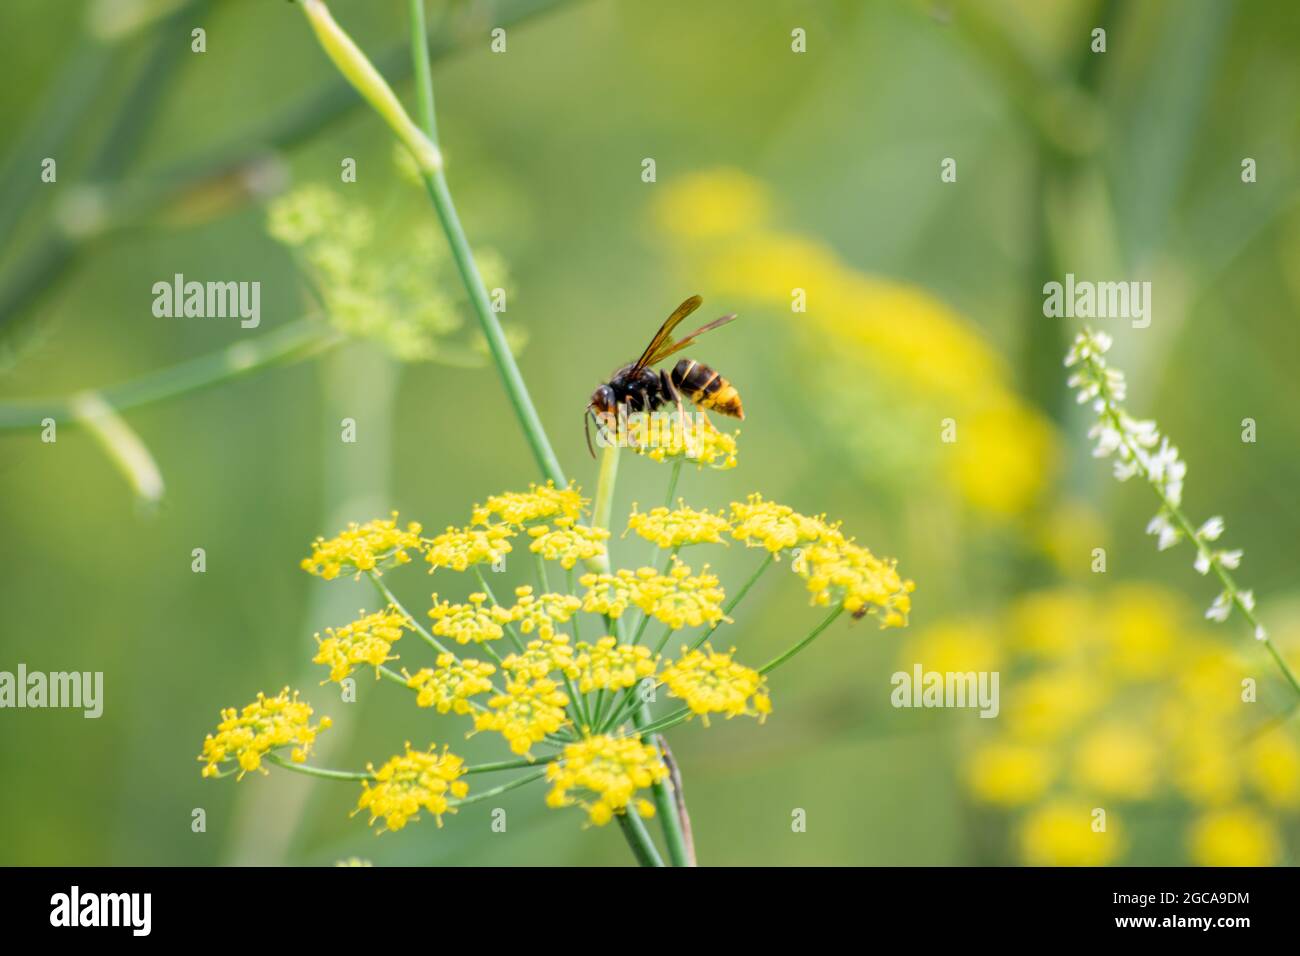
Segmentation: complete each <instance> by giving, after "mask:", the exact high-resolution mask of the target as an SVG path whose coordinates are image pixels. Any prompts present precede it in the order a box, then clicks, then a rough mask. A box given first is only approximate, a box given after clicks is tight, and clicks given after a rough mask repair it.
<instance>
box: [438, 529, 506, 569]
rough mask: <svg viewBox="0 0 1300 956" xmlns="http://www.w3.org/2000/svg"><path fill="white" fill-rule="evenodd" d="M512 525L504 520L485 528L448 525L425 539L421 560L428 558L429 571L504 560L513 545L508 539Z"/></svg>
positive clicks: (461, 567)
mask: <svg viewBox="0 0 1300 956" xmlns="http://www.w3.org/2000/svg"><path fill="white" fill-rule="evenodd" d="M514 534H515V532H514V529H513V528H511V527H510V526H509V525H506V524H494V525H488V526H487V527H486V528H465V529H463V530H462V529H460V528H448V529H447V530H446V531H444V532H443V533H442V534H440V535H438V536H437V537H436V538H434V539H433V540H431V541H429V542H428V547H427V549H426V550H425V552H424V560H426V561H428V562H429V573H430V574H432V573H433V572H434V571H437V570H438V569H439V568H451V570H453V571H467V570H469V568H470V567H471V566H473V565H476V564H495V563H497V562H498V561H503V560H505V556H506V555H507V554H509V553H510V552H511V551H512V550H513V548H512V546H511V544H510V539H511V538H512V537H514Z"/></svg>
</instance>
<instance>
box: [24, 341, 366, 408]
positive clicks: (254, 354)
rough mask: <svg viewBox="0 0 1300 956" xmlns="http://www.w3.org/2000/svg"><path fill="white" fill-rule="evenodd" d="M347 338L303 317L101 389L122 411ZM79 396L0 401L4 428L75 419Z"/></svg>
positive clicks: (315, 351) (317, 350)
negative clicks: (207, 352)
mask: <svg viewBox="0 0 1300 956" xmlns="http://www.w3.org/2000/svg"><path fill="white" fill-rule="evenodd" d="M342 341H343V337H342V336H341V335H339V334H338V333H337V332H335V331H334V330H333V329H331V328H330V327H329V326H328V325H326V324H325V323H323V322H321V321H319V320H317V319H300V320H298V321H296V322H292V323H290V324H289V325H286V326H284V327H283V328H280V329H276V330H275V331H274V332H267V333H265V334H263V335H259V336H257V337H256V338H253V339H250V340H248V341H246V342H235V343H234V344H232V345H228V346H226V347H225V348H222V349H218V350H217V351H215V352H210V353H209V354H207V355H202V356H200V357H198V358H194V359H190V360H189V361H186V362H181V363H180V364H178V365H173V366H172V367H171V368H166V369H161V370H159V371H157V372H151V373H149V374H148V375H144V376H141V377H140V378H137V379H134V380H133V381H130V382H124V383H122V384H120V385H110V386H108V387H107V388H103V389H99V390H98V394H99V396H100V397H101V398H103V399H104V401H105V402H107V403H108V404H109V405H111V406H112V407H113V408H114V409H116V410H117V411H119V412H120V411H125V410H126V409H129V408H138V407H140V406H142V405H148V404H151V403H153V402H160V401H164V400H166V399H169V398H175V397H176V396H179V395H185V394H187V393H189V392H195V391H198V390H199V389H203V388H210V387H211V386H214V385H220V384H222V383H224V382H229V381H232V380H233V379H236V378H239V377H241V376H243V375H248V374H250V373H251V372H255V371H258V370H260V369H263V368H267V367H269V366H273V365H289V364H292V363H294V362H299V361H302V360H303V359H306V358H311V357H314V356H316V355H319V354H320V353H322V352H324V351H326V350H328V349H331V348H333V347H335V346H336V345H338V344H339V343H340V342H342ZM75 398H76V397H75V396H73V395H66V396H60V397H57V398H50V399H40V398H28V399H21V400H18V401H11V402H0V429H13V428H31V427H36V426H39V425H40V424H41V420H42V419H44V418H47V417H48V418H53V419H55V420H56V421H58V422H59V424H60V425H63V424H64V422H67V423H68V424H76V423H77V420H76V415H75V413H74V404H75Z"/></svg>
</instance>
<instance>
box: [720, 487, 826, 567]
mask: <svg viewBox="0 0 1300 956" xmlns="http://www.w3.org/2000/svg"><path fill="white" fill-rule="evenodd" d="M731 525H732V527H731V536H732V537H733V538H735V539H736V540H737V541H743V542H744V543H745V544H746V545H747V546H748V547H751V548H756V547H763V548H767V550H768V551H770V552H771V553H772V554H774V555H779V554H780V552H782V551H788V550H790V549H791V548H797V547H799V546H801V545H804V544H808V543H811V542H813V541H817V540H819V539H821V538H823V537H825V536H826V535H827V534H829V533H830V532H831V531H833V530H834V529H833V528H832V527H831V526H830V525H828V524H827V523H826V522H825V521H824V520H823V519H821V518H809V517H808V516H807V515H801V514H800V513H799V512H797V511H795V510H794V509H793V508H791V507H789V506H788V505H779V504H777V503H776V502H775V501H764V500H763V496H762V495H760V494H758V493H757V492H755V493H754V494H752V495H750V496H749V497H748V498H746V499H745V501H744V503H741V502H739V501H733V502H732V503H731Z"/></svg>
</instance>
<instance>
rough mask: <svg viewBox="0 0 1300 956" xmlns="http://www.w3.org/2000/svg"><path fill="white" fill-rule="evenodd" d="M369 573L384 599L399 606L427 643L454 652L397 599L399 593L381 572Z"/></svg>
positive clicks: (401, 612)
mask: <svg viewBox="0 0 1300 956" xmlns="http://www.w3.org/2000/svg"><path fill="white" fill-rule="evenodd" d="M367 574H368V575H369V577H370V580H371V582H372V583H373V584H374V586H375V587H376V588H377V589H378V591H379V593H380V594H382V595H383V596H384V599H385V600H387V601H388V603H389V604H391V605H392V606H393V607H395V608H397V610H398V613H400V614H401V615H402V616H403V617H405V618H406V619H407V620H408V621H410V622H411V627H413V628H415V631H416V633H417V634H419V635H420V636H421V637H422V638H424V640H425V643H427V644H428V645H429V646H430V647H432V648H433V649H434V650H436V651H438V652H439V653H440V654H451V653H452V652H451V651H449V650H447V648H445V647H443V646H442V644H441V643H440V642H439V641H438V639H437V638H436V637H434V636H433V635H432V634H431V633H429V631H428V629H426V628H425V626H424V625H423V624H421V623H420V622H419V621H417V620H416V619H415V616H414V615H412V614H411V612H410V611H408V610H407V609H406V608H404V607H403V606H402V602H401V601H399V600H397V595H395V594H394V593H393V592H392V591H390V590H389V589H388V585H387V584H385V583H384V579H383V578H382V577H381V576H380V575H379V574H377V573H376V572H374V571H369V572H367Z"/></svg>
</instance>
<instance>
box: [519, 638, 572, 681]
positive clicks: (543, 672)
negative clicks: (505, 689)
mask: <svg viewBox="0 0 1300 956" xmlns="http://www.w3.org/2000/svg"><path fill="white" fill-rule="evenodd" d="M501 666H502V667H504V668H505V669H506V670H507V671H509V672H510V673H511V674H512V675H513V676H514V677H515V678H516V679H518V680H541V679H542V678H544V677H549V676H550V675H551V674H554V673H556V672H557V671H558V672H559V673H561V674H563V675H564V676H565V677H569V678H574V677H577V676H578V673H579V672H578V663H577V659H576V652H575V651H574V649H573V648H572V647H571V646H569V638H568V636H567V635H565V634H555V635H553V636H551V637H549V638H539V639H538V640H535V641H529V642H528V644H527V645H526V646H525V648H524V649H523V651H521V652H520V653H518V654H511V655H510V656H509V657H507V658H506V659H505V660H504V661H502V662H501Z"/></svg>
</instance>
